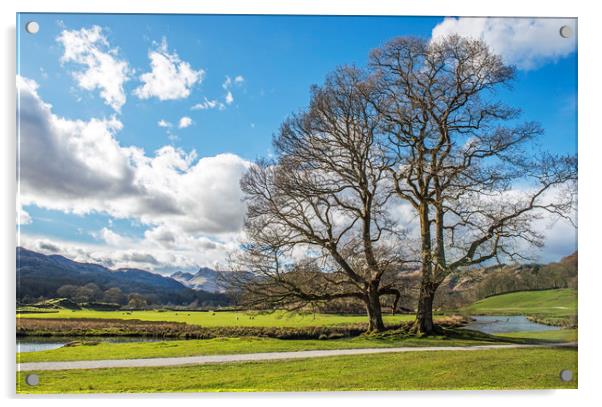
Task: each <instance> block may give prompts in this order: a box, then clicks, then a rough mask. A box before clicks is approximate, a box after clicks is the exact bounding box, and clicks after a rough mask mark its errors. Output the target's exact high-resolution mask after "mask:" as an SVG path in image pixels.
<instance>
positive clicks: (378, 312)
mask: <svg viewBox="0 0 602 407" xmlns="http://www.w3.org/2000/svg"><path fill="white" fill-rule="evenodd" d="M366 312H367V313H368V332H381V331H384V330H385V323H384V322H383V314H382V309H381V305H380V295H379V294H378V290H377V289H370V290H368V294H367V295H366Z"/></svg>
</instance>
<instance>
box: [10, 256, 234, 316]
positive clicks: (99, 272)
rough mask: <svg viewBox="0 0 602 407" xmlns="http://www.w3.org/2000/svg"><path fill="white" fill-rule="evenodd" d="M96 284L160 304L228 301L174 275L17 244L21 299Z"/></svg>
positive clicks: (212, 303) (18, 279) (223, 303)
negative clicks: (106, 264)
mask: <svg viewBox="0 0 602 407" xmlns="http://www.w3.org/2000/svg"><path fill="white" fill-rule="evenodd" d="M88 283H94V284H96V285H97V286H98V287H99V288H100V289H101V290H103V291H105V290H107V289H109V288H113V287H117V288H119V289H121V291H122V292H123V293H125V294H131V293H138V294H141V295H143V296H145V297H147V298H149V299H151V300H152V301H153V302H154V303H158V304H174V305H188V304H190V303H192V302H194V301H197V303H198V304H199V305H225V304H226V303H227V302H228V300H227V298H226V297H225V296H224V295H223V294H218V293H212V292H207V291H205V290H193V289H191V288H190V287H187V286H185V285H184V284H182V283H181V282H179V281H176V280H175V279H173V278H170V277H164V276H161V275H159V274H155V273H151V272H149V271H145V270H139V269H118V270H111V269H109V268H106V267H104V266H101V265H99V264H93V263H79V262H76V261H73V260H70V259H68V258H66V257H64V256H59V255H49V256H48V255H45V254H41V253H37V252H34V251H31V250H27V249H24V248H22V247H17V299H18V300H21V299H23V298H24V297H30V298H38V297H45V298H52V297H56V296H57V293H56V291H57V290H58V289H59V288H60V287H62V286H64V285H75V286H83V285H86V284H88Z"/></svg>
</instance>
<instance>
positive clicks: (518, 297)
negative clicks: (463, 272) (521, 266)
mask: <svg viewBox="0 0 602 407" xmlns="http://www.w3.org/2000/svg"><path fill="white" fill-rule="evenodd" d="M462 311H464V312H467V313H470V314H473V315H514V314H517V315H531V316H536V317H539V318H545V319H551V320H560V319H566V318H570V317H574V316H575V315H577V290H575V289H572V288H562V289H556V290H554V289H552V290H541V291H518V292H513V293H508V294H500V295H494V296H491V297H487V298H485V299H482V300H479V301H477V302H475V303H474V304H471V305H469V306H467V307H464V308H462Z"/></svg>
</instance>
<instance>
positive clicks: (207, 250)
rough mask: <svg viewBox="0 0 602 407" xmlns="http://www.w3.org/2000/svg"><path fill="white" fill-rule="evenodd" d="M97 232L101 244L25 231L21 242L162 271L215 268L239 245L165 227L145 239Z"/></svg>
mask: <svg viewBox="0 0 602 407" xmlns="http://www.w3.org/2000/svg"><path fill="white" fill-rule="evenodd" d="M94 235H95V237H96V238H97V239H98V240H99V243H95V244H89V243H82V242H74V241H65V240H61V239H56V238H52V239H49V238H47V237H45V236H37V235H29V234H24V233H22V234H21V242H20V244H21V245H22V246H23V247H25V248H28V249H30V250H35V251H39V252H41V253H45V254H61V255H63V256H66V257H68V258H70V259H73V260H75V261H79V262H91V263H98V264H102V265H104V266H105V267H109V268H113V269H117V268H141V269H144V270H149V271H155V272H160V273H170V272H174V271H176V270H185V271H196V270H197V269H198V268H199V267H203V266H204V267H214V266H215V264H217V263H222V262H223V261H224V259H225V258H226V255H227V253H228V252H230V251H232V250H234V249H235V248H236V247H238V245H239V244H240V239H239V237H238V235H228V236H226V237H225V238H224V239H222V240H221V241H214V240H212V239H210V238H208V237H206V236H198V237H194V236H191V235H186V234H182V233H179V232H176V231H173V230H170V229H165V228H164V227H163V226H161V227H157V228H154V229H150V230H148V231H147V232H146V233H145V234H144V237H142V238H132V237H129V236H123V235H121V234H119V233H117V232H115V231H114V230H111V229H108V228H103V229H102V230H101V231H98V232H97V233H95V234H94ZM105 238H106V239H105Z"/></svg>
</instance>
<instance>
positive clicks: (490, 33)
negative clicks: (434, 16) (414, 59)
mask: <svg viewBox="0 0 602 407" xmlns="http://www.w3.org/2000/svg"><path fill="white" fill-rule="evenodd" d="M564 25H567V26H569V27H571V28H572V30H573V33H574V34H573V36H572V37H571V38H563V37H561V36H560V33H559V30H560V27H562V26H564ZM576 33H577V20H576V19H571V18H481V17H479V18H476V17H475V18H472V17H461V18H446V19H445V20H444V21H443V22H441V23H440V24H438V25H437V26H435V28H434V29H433V32H432V38H433V39H435V40H436V39H437V38H440V37H442V36H445V35H450V34H459V35H462V36H468V37H472V38H479V39H482V40H483V41H485V42H486V43H487V44H488V45H489V46H490V47H491V49H492V50H493V51H494V52H495V53H497V54H499V55H501V56H502V58H503V59H504V61H505V62H506V63H508V64H512V65H516V66H517V68H519V69H523V70H530V69H535V68H537V67H539V66H541V65H543V64H545V63H547V62H550V61H556V60H558V59H559V58H562V57H565V56H567V55H569V54H570V53H572V52H573V51H575V49H576V48H577V35H576Z"/></svg>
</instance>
